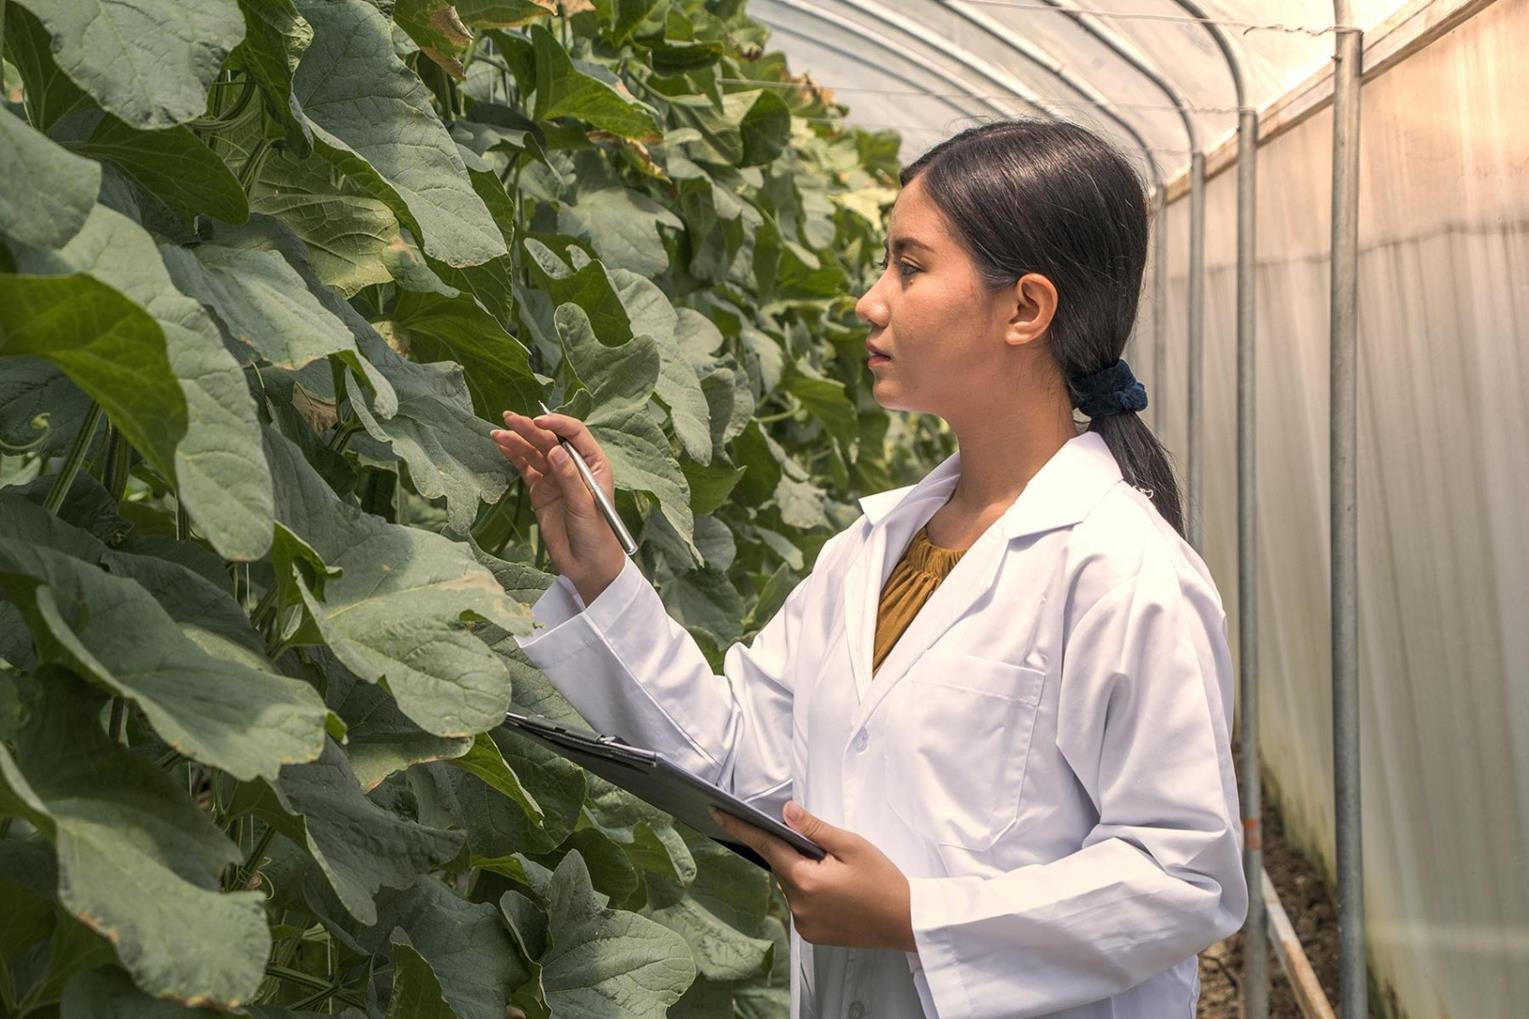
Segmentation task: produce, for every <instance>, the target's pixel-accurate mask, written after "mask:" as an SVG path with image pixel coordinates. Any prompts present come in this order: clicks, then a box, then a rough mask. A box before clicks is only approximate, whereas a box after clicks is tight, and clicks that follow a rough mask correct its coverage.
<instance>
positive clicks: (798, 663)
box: [517, 432, 1247, 1019]
mask: <svg viewBox="0 0 1529 1019" xmlns="http://www.w3.org/2000/svg"><path fill="white" fill-rule="evenodd" d="M959 472H960V453H959V452H957V453H954V454H952V455H951V456H950V457H948V458H947V459H946V460H945V461H944V462H942V463H941V464H940V465H939V466H938V467H936V468H935V469H934V470H933V471H931V472H930V473H929V474H928V475H927V476H925V477H924V478H923V480H921V481H920V482H919V483H918V484H916V485H911V486H908V487H905V488H899V489H896V490H893V491H889V492H882V493H880V494H877V495H871V496H868V497H866V498H864V499H861V500H860V505H861V508H862V509H863V510H864V515H863V516H862V517H860V518H859V519H858V520H856V521H855V523H854V524H852V525H851V526H850V527H849V528H847V529H846V530H844V531H842V532H840V533H838V534H836V535H834V536H833V537H832V538H830V539H829V541H828V542H827V543H826V544H825V545H824V546H823V548H822V550H821V552H820V554H819V556H818V559H817V562H816V563H815V564H814V567H813V570H812V572H811V574H810V575H809V576H807V577H806V578H805V579H803V580H802V581H801V583H799V584H798V585H797V587H796V588H795V589H794V590H793V591H792V592H791V594H790V596H789V597H788V598H787V599H786V601H785V603H784V605H782V607H781V608H780V610H779V611H778V612H777V613H776V614H775V616H774V617H773V618H772V619H770V621H769V622H768V623H767V624H766V625H765V626H764V628H763V629H761V630H760V631H759V633H758V634H757V635H756V636H755V638H754V640H753V642H752V643H751V644H748V645H744V644H743V643H741V642H740V643H736V644H734V645H733V646H732V647H730V648H728V650H727V652H726V655H725V658H724V663H723V673H724V674H723V675H722V676H716V675H714V674H713V673H712V670H711V668H710V667H709V665H708V664H707V662H706V659H705V658H704V656H703V655H702V654H701V651H700V649H699V648H698V647H697V646H696V644H695V642H694V641H693V639H692V638H691V637H690V635H689V633H688V632H687V631H686V630H685V629H684V628H683V627H682V626H681V625H680V624H679V623H678V622H676V621H675V620H674V619H673V618H672V617H670V616H669V615H668V613H667V612H666V611H665V609H664V606H663V603H662V602H661V600H660V599H659V597H658V594H657V592H656V591H655V590H654V588H653V587H652V585H651V584H650V583H649V582H648V581H647V580H646V579H645V578H644V577H643V576H642V574H641V572H640V571H639V570H638V569H637V567H636V565H635V564H634V563H633V562H631V561H630V560H629V561H628V562H627V564H626V566H625V568H624V569H623V571H622V573H621V574H620V575H619V576H618V577H617V578H616V579H615V580H614V581H613V582H612V583H611V584H610V586H609V587H607V588H606V589H605V590H604V591H603V592H601V594H600V595H599V597H597V598H596V599H595V600H594V601H593V602H591V603H590V604H589V605H588V606H584V605H583V603H582V599H580V598H579V597H578V595H577V593H576V592H575V591H574V588H573V586H572V584H570V583H569V582H568V581H567V580H566V579H564V578H559V579H558V581H557V582H556V583H554V584H553V585H552V586H550V587H549V588H548V589H547V591H546V592H545V594H543V595H542V597H541V598H540V599H539V600H538V601H537V602H536V605H535V606H534V608H533V614H534V617H535V619H536V621H537V622H540V623H545V624H547V626H548V629H547V630H545V632H541V631H538V632H536V633H535V635H534V636H530V637H526V638H517V643H519V644H520V646H521V648H522V649H523V650H524V651H525V654H526V655H527V656H528V657H529V658H530V660H531V661H532V662H533V663H534V664H535V665H537V666H538V667H539V668H540V669H541V670H542V671H543V672H544V673H545V674H546V675H547V677H548V678H549V680H550V681H551V682H552V683H553V684H554V685H555V686H556V687H557V688H558V689H559V690H560V691H561V692H562V693H563V695H564V696H565V697H566V698H567V699H568V700H569V701H570V702H571V703H572V704H573V706H574V707H575V708H576V709H577V710H578V711H579V713H580V714H581V715H583V716H584V718H585V719H586V720H587V721H588V722H589V723H590V725H591V726H592V727H594V728H595V729H597V730H599V731H602V732H605V733H613V734H617V735H620V736H621V737H622V738H623V739H626V740H627V741H628V742H631V743H634V744H638V745H641V746H647V747H651V748H655V749H659V750H662V751H663V752H664V753H666V754H667V755H669V756H670V757H671V759H673V760H675V761H676V763H678V764H680V765H682V766H683V767H685V768H688V769H689V770H691V771H693V772H695V773H696V774H699V775H702V776H704V777H705V778H707V779H709V780H711V781H713V782H715V783H717V784H718V785H720V786H722V787H723V788H726V789H728V790H730V791H731V792H733V793H734V794H735V795H737V796H739V797H740V798H742V799H744V800H747V801H750V802H752V803H753V804H754V805H755V806H758V807H759V808H761V809H763V810H765V811H768V812H769V813H771V814H773V815H774V816H776V817H780V816H781V808H782V807H783V806H784V804H785V801H786V800H787V799H788V798H795V799H796V800H797V801H798V802H800V803H802V804H803V805H804V806H805V807H806V808H807V809H808V810H810V811H812V812H813V813H815V814H817V815H818V816H819V817H821V818H823V819H824V820H825V821H828V822H829V823H830V824H834V825H837V826H839V827H842V828H846V829H848V830H850V831H853V832H856V833H858V834H860V835H862V836H864V837H865V838H866V839H868V840H869V841H870V842H872V843H873V844H874V845H876V846H877V847H878V848H880V849H881V850H882V851H883V852H884V853H886V854H887V856H888V857H889V858H890V859H891V860H892V861H893V862H894V863H895V864H897V866H898V867H899V868H900V869H901V870H902V871H903V873H904V874H906V875H907V877H908V879H909V883H910V885H911V895H912V899H911V908H912V920H913V929H914V941H915V943H916V945H917V948H918V950H917V952H903V951H899V950H887V949H860V948H844V947H840V946H833V945H814V944H811V943H809V942H806V941H803V940H802V939H801V938H800V937H799V936H798V935H797V934H796V932H795V931H794V930H793V931H792V932H791V962H792V969H791V972H792V977H791V1015H792V1017H793V1019H807V1017H819V1016H823V1017H833V1019H841V1017H843V1019H915V1017H923V1016H927V1017H931V1019H997V1017H1006V1019H1018V1017H1022V1016H1060V1017H1066V1019H1105V1017H1112V1019H1166V1017H1183V1019H1188V1017H1192V1016H1193V1015H1194V1012H1195V1003H1196V1001H1197V999H1198V996H1199V977H1198V970H1197V959H1196V953H1197V952H1199V951H1200V950H1202V949H1204V948H1206V947H1207V946H1209V945H1211V944H1214V943H1215V942H1216V941H1218V940H1220V939H1221V938H1223V937H1225V936H1227V935H1229V934H1231V933H1232V932H1234V931H1236V930H1237V929H1239V928H1240V927H1241V926H1242V922H1243V919H1244V917H1245V914H1246V911H1247V886H1246V884H1245V882H1244V879H1243V871H1242V863H1241V849H1242V831H1241V823H1240V815H1239V811H1238V802H1237V787H1236V782H1235V780H1234V776H1233V771H1232V761H1231V756H1230V739H1229V731H1230V726H1231V710H1232V677H1233V672H1232V663H1231V658H1230V654H1229V652H1228V648H1227V637H1226V614H1225V612H1224V611H1223V609H1222V606H1221V601H1220V597H1219V596H1218V594H1217V592H1216V588H1215V585H1214V583H1213V582H1212V580H1211V576H1210V572H1209V570H1208V569H1207V568H1206V566H1205V563H1204V562H1203V561H1202V560H1201V559H1200V557H1199V556H1198V555H1197V554H1196V553H1195V552H1194V550H1193V549H1192V548H1191V547H1190V546H1189V545H1188V544H1187V543H1186V542H1184V541H1183V540H1182V539H1181V538H1180V537H1179V536H1178V534H1177V533H1175V532H1174V530H1173V529H1172V528H1171V527H1170V526H1169V525H1168V523H1167V522H1166V521H1164V520H1163V518H1162V517H1161V516H1160V515H1159V514H1158V513H1157V511H1156V510H1155V509H1154V508H1153V507H1152V505H1151V503H1150V502H1149V500H1148V499H1147V497H1146V496H1145V495H1144V494H1143V493H1142V492H1140V491H1138V490H1137V489H1136V488H1134V487H1132V486H1131V485H1130V484H1128V483H1127V482H1125V481H1124V480H1123V479H1122V478H1121V475H1120V469H1119V467H1118V465H1117V464H1116V462H1115V459H1114V457H1113V456H1112V455H1111V454H1110V451H1109V448H1108V446H1106V445H1105V443H1104V441H1103V439H1101V438H1100V437H1099V436H1098V435H1097V434H1094V433H1091V432H1084V433H1082V434H1080V435H1078V436H1077V437H1076V438H1074V439H1072V440H1070V441H1068V442H1067V443H1065V444H1064V445H1063V446H1062V448H1061V449H1060V450H1058V451H1057V453H1056V454H1055V455H1054V456H1053V457H1052V458H1051V459H1050V460H1049V461H1047V463H1046V464H1045V466H1044V467H1042V469H1041V470H1040V471H1039V472H1038V473H1037V474H1036V475H1035V477H1034V478H1032V479H1031V481H1030V482H1029V484H1027V485H1026V486H1025V489H1024V491H1023V492H1021V493H1020V495H1019V497H1018V498H1017V499H1016V500H1015V501H1014V503H1013V504H1012V505H1010V506H1009V508H1008V509H1007V510H1006V511H1005V512H1004V514H1003V516H1002V517H1000V518H999V519H998V520H997V521H996V522H995V523H994V524H993V525H992V526H990V527H989V528H988V529H987V530H986V531H984V532H983V534H982V536H981V537H980V538H978V539H977V541H976V542H975V544H973V545H972V546H971V548H970V549H969V550H968V551H967V552H966V554H965V555H964V556H962V558H961V559H960V561H959V562H958V563H957V564H956V566H955V567H954V568H953V569H952V570H951V572H950V573H949V575H947V576H946V578H945V579H944V581H943V582H942V583H941V584H940V586H939V587H938V588H936V589H935V591H934V593H933V594H932V595H931V596H930V598H929V600H928V601H927V602H926V603H925V604H924V606H923V607H922V608H921V609H920V611H919V612H918V614H917V615H916V616H915V617H914V619H913V621H912V622H911V623H910V624H909V626H908V628H907V630H906V631H905V632H904V633H903V634H902V636H901V637H900V638H899V639H898V641H897V643H896V644H895V645H894V646H893V648H892V650H891V652H890V653H889V654H888V656H887V658H886V659H885V660H884V661H883V663H882V665H881V667H880V669H879V670H878V671H877V673H876V676H875V679H874V681H873V680H872V677H871V647H872V638H873V632H874V629H875V624H876V610H877V604H878V601H879V596H880V592H881V588H882V585H883V584H884V583H885V581H886V578H887V577H888V576H889V575H890V573H891V571H892V569H893V567H894V566H895V565H896V563H897V561H898V559H899V558H900V557H901V556H902V553H903V551H904V549H905V548H906V546H907V544H908V542H909V540H910V539H911V538H912V536H913V534H914V532H916V531H917V530H918V529H919V527H920V526H922V525H923V524H924V523H925V522H926V521H927V520H928V519H929V518H930V517H931V516H933V514H934V512H935V510H937V509H938V508H939V507H940V506H941V505H942V504H943V503H944V502H945V501H946V500H947V499H948V498H949V497H950V495H951V493H952V492H953V490H954V488H955V484H956V480H957V477H958V475H959Z"/></svg>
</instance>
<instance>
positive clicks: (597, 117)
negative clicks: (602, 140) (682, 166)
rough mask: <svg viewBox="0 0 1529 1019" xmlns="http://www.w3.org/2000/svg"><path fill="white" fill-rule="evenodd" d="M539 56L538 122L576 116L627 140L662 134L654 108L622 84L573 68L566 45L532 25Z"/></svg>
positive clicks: (549, 33) (533, 40)
mask: <svg viewBox="0 0 1529 1019" xmlns="http://www.w3.org/2000/svg"><path fill="white" fill-rule="evenodd" d="M531 42H532V44H533V45H534V46H535V53H536V111H535V113H534V116H535V117H536V119H537V120H549V119H551V118H553V117H577V118H578V119H580V120H582V121H584V122H585V123H587V124H591V125H593V126H595V127H597V128H600V129H601V130H602V131H610V132H611V133H613V134H619V135H621V136H622V137H625V138H646V139H651V140H657V139H658V138H659V136H660V135H662V133H663V129H662V128H661V127H660V126H659V123H658V119H657V117H656V116H655V113H654V111H653V109H652V108H651V107H649V106H647V105H645V104H644V103H641V102H639V101H638V100H637V99H635V98H633V96H632V95H631V93H629V92H626V93H625V94H623V93H624V92H625V89H626V86H625V85H623V84H620V83H619V81H613V82H610V83H607V82H605V81H601V80H600V79H599V78H597V77H594V76H593V75H591V74H586V73H584V72H582V71H580V70H579V69H578V68H576V67H574V66H573V61H572V60H570V59H569V57H568V53H567V51H565V50H564V49H563V44H562V43H560V42H558V41H557V38H556V37H555V36H553V34H552V33H551V32H550V31H548V30H547V27H546V26H545V25H541V24H533V25H532V26H531Z"/></svg>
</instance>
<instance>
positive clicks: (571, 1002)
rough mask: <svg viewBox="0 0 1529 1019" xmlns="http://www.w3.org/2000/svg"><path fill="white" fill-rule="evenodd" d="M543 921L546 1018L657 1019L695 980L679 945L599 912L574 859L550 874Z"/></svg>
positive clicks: (646, 925)
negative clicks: (548, 1015) (549, 1010)
mask: <svg viewBox="0 0 1529 1019" xmlns="http://www.w3.org/2000/svg"><path fill="white" fill-rule="evenodd" d="M547 914H548V917H549V920H550V923H549V930H548V939H549V941H550V942H551V946H550V947H549V948H548V950H547V952H546V954H545V955H543V956H542V958H541V959H540V960H539V961H540V962H541V965H542V973H541V980H542V987H543V988H544V989H545V992H546V995H547V1004H548V1005H549V1006H551V1008H552V1011H553V1014H554V1015H557V1016H566V1017H568V1019H596V1017H598V1019H615V1017H618V1016H619V1017H622V1019H628V1017H630V1019H641V1017H644V1016H652V1017H655V1019H660V1017H662V1016H663V1015H665V1014H666V1012H667V1010H668V1008H669V1006H670V1005H672V1004H674V1003H675V1002H676V1001H678V1000H679V998H680V995H682V994H684V992H685V988H687V987H689V986H690V984H691V982H692V981H694V980H695V977H696V969H695V965H694V963H692V962H691V960H690V958H689V953H688V952H686V951H685V943H684V941H683V940H682V939H681V938H680V937H679V936H678V935H677V934H675V933H674V932H673V931H670V930H667V929H665V928H664V927H662V926H660V925H659V924H656V923H654V922H653V921H652V920H649V919H647V918H646V917H643V916H639V915H638V914H636V913H628V912H625V911H622V910H616V909H609V908H606V907H605V906H603V905H601V904H600V902H599V900H597V899H596V898H595V894H594V889H593V888H592V887H591V885H590V880H589V869H588V867H586V865H585V863H584V858H583V857H582V856H580V855H579V854H578V853H577V852H570V853H569V854H568V855H566V856H564V857H563V860H562V862H561V863H559V864H558V866H557V869H556V870H555V871H553V874H552V884H551V888H550V890H549V894H548V902H547Z"/></svg>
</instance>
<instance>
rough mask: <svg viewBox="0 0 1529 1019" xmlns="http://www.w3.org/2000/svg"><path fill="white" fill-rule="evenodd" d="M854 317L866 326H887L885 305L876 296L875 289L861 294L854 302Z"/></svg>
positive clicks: (872, 288)
mask: <svg viewBox="0 0 1529 1019" xmlns="http://www.w3.org/2000/svg"><path fill="white" fill-rule="evenodd" d="M855 317H856V318H858V319H859V320H860V321H862V322H864V323H866V324H867V325H872V326H877V327H883V326H885V325H886V324H887V304H886V302H885V301H883V300H881V299H880V298H878V297H877V296H876V288H875V287H871V289H869V290H867V291H866V292H865V293H863V294H861V295H860V299H859V300H858V301H856V302H855Z"/></svg>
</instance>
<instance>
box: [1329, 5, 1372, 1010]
mask: <svg viewBox="0 0 1529 1019" xmlns="http://www.w3.org/2000/svg"><path fill="white" fill-rule="evenodd" d="M1333 24H1334V27H1335V28H1336V29H1337V33H1336V34H1337V39H1336V42H1335V46H1334V59H1335V60H1336V66H1335V67H1334V68H1333V188H1332V192H1333V207H1332V231H1333V234H1332V299H1331V315H1332V318H1331V323H1330V327H1331V339H1330V346H1331V367H1330V372H1329V379H1330V382H1329V385H1330V393H1329V399H1330V400H1331V409H1330V412H1329V421H1330V425H1329V428H1330V435H1329V468H1328V469H1329V471H1330V476H1329V490H1330V493H1331V499H1332V504H1331V522H1330V526H1331V528H1332V580H1331V584H1332V588H1331V598H1332V655H1333V664H1332V670H1333V808H1334V811H1335V813H1336V821H1337V855H1338V868H1337V869H1338V969H1339V990H1340V1000H1341V1005H1340V1008H1341V1011H1342V1013H1343V1015H1345V1016H1361V1017H1362V1016H1367V1015H1369V1009H1368V1004H1367V999H1368V995H1369V986H1368V980H1369V978H1368V975H1367V972H1366V968H1365V955H1364V866H1363V861H1364V846H1363V840H1362V836H1363V815H1362V814H1361V812H1360V797H1359V767H1360V758H1359V626H1358V624H1359V616H1358V598H1359V595H1358V586H1359V568H1358V555H1357V548H1358V538H1359V519H1358V507H1357V494H1358V493H1357V482H1356V464H1355V451H1356V446H1357V441H1356V439H1357V420H1356V418H1357V414H1356V410H1357V407H1356V396H1355V390H1356V384H1357V369H1358V359H1357V350H1356V348H1357V342H1358V326H1359V271H1358V267H1359V105H1360V91H1359V90H1360V75H1361V73H1362V70H1363V68H1362V66H1361V63H1362V60H1363V53H1364V50H1363V41H1364V37H1363V34H1362V33H1361V32H1360V31H1359V30H1358V29H1356V28H1353V27H1351V25H1350V20H1349V5H1348V3H1347V0H1334V2H1333Z"/></svg>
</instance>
